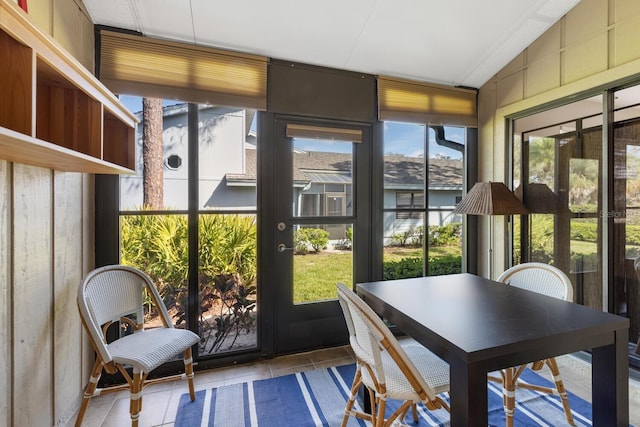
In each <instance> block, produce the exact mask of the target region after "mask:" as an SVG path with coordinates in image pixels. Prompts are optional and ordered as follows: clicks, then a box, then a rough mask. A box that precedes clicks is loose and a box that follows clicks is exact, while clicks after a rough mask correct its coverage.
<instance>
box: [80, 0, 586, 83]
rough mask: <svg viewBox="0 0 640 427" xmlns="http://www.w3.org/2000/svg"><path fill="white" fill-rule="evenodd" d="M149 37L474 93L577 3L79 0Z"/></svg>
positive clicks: (101, 17)
mask: <svg viewBox="0 0 640 427" xmlns="http://www.w3.org/2000/svg"><path fill="white" fill-rule="evenodd" d="M83 1H84V3H85V5H86V7H87V9H88V11H89V14H90V15H91V18H92V19H93V21H94V23H95V24H101V25H107V26H112V27H117V28H123V29H128V30H135V31H138V32H140V33H142V34H144V35H146V36H149V37H156V38H164V39H171V40H178V41H182V42H186V43H193V44H198V45H204V46H214V47H219V48H225V49H230V50H235V51H240V52H248V53H255V54H260V55H265V56H268V57H271V58H277V59H282V60H290V61H294V62H302V63H307V64H314V65H321V66H325V67H332V68H338V69H344V70H352V71H358V72H364V73H370V74H375V75H387V76H395V77H404V78H409V79H413V80H419V81H426V82H433V83H442V84H447V85H454V86H467V87H476V88H478V87H480V86H482V84H484V83H485V82H486V81H487V80H489V79H490V78H491V77H492V76H493V75H494V74H495V73H496V72H498V71H499V70H500V69H501V68H502V67H504V66H505V65H506V64H507V63H509V61H511V60H512V59H513V58H514V57H515V56H516V55H517V54H518V53H520V52H521V51H522V50H523V49H524V48H526V47H527V46H528V45H529V44H531V42H533V41H534V40H535V39H536V38H538V36H540V35H541V34H542V33H543V32H544V31H545V30H546V29H548V28H549V27H550V26H552V25H553V24H554V23H555V22H557V21H558V20H559V19H560V18H561V17H562V16H563V15H564V14H566V13H567V12H568V11H569V10H570V9H571V8H572V7H573V6H575V5H576V4H577V3H579V0H225V1H222V0H109V1H105V0H83Z"/></svg>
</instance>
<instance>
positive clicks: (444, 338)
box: [356, 273, 629, 427]
mask: <svg viewBox="0 0 640 427" xmlns="http://www.w3.org/2000/svg"><path fill="white" fill-rule="evenodd" d="M356 291H357V293H358V294H359V295H360V297H362V298H363V299H364V301H365V302H366V303H367V304H369V305H370V306H371V307H372V308H373V310H374V311H375V312H376V313H378V314H379V315H381V316H383V317H384V318H386V319H387V320H389V321H390V322H392V323H393V324H395V325H396V326H397V327H398V328H399V329H400V330H402V331H403V332H404V333H406V334H407V335H409V336H411V337H412V338H414V339H415V340H416V341H418V342H420V343H421V344H422V345H424V346H425V347H427V348H428V349H429V350H431V351H432V352H434V353H435V354H437V355H438V356H440V357H441V358H442V359H443V360H445V361H446V362H447V363H449V369H450V381H451V382H450V397H451V426H453V427H461V426H464V427H469V426H483V427H486V426H487V425H488V415H487V402H488V391H487V374H488V373H489V372H492V371H495V370H497V369H501V368H507V367H511V366H518V365H520V364H523V363H527V362H533V361H537V360H543V359H546V358H549V357H552V356H559V355H563V354H568V353H573V352H578V351H581V350H590V351H591V358H592V408H593V415H592V420H593V425H594V426H596V427H597V426H625V427H628V426H629V365H628V354H627V345H628V339H629V319H626V318H623V317H620V316H616V315H613V314H610V313H605V312H602V311H600V310H595V309H593V308H589V307H586V306H583V305H579V304H574V303H570V302H566V301H562V300H558V299H555V298H551V297H548V296H545V295H540V294H537V293H534V292H530V291H526V290H522V289H519V288H516V287H513V286H507V285H505V284H502V283H499V282H495V281H493V280H489V279H486V278H482V277H479V276H476V275H472V274H467V273H462V274H452V275H445V276H432V277H421V278H415V279H401V280H388V281H380V282H369V283H360V284H357V285H356Z"/></svg>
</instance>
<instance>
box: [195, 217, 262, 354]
mask: <svg viewBox="0 0 640 427" xmlns="http://www.w3.org/2000/svg"><path fill="white" fill-rule="evenodd" d="M198 231H199V239H198V247H199V250H198V266H199V267H198V270H199V274H198V296H199V301H200V307H199V308H198V331H199V334H200V337H201V338H202V339H201V341H200V354H201V355H209V354H218V353H225V352H229V351H236V350H243V349H247V348H254V347H256V346H257V340H258V338H257V329H256V326H257V323H256V322H257V319H256V315H257V282H256V255H257V250H256V248H257V245H256V221H255V216H254V215H230V214H225V215H218V214H202V215H200V220H199V227H198Z"/></svg>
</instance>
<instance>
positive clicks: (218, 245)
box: [120, 215, 256, 351]
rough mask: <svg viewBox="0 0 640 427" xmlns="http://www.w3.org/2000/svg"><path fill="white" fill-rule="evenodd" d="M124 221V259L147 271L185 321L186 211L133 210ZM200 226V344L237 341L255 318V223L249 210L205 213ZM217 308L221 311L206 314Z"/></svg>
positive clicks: (214, 346) (176, 314)
mask: <svg viewBox="0 0 640 427" xmlns="http://www.w3.org/2000/svg"><path fill="white" fill-rule="evenodd" d="M121 221H122V222H121V227H120V228H121V262H122V263H123V264H126V265H131V266H134V267H137V268H140V269H141V270H143V271H145V272H147V273H148V274H149V275H150V276H151V278H152V279H153V280H154V282H155V283H156V284H157V286H158V289H159V291H160V294H161V296H162V299H163V300H164V302H165V304H166V305H167V307H169V308H170V309H173V310H172V312H173V313H174V317H175V319H176V324H177V325H180V324H182V323H184V322H186V313H187V285H188V275H189V271H188V267H189V260H188V224H187V217H186V216H184V215H131V216H123V217H122V219H121ZM198 227H199V241H198V296H199V302H200V307H199V308H200V310H199V312H200V322H199V329H200V336H201V337H202V341H201V343H200V345H201V348H202V349H203V350H208V351H218V350H219V349H220V348H221V346H222V344H223V342H224V341H225V340H227V339H228V340H229V341H231V346H233V345H234V343H235V341H236V339H237V337H238V335H239V334H240V332H241V331H244V330H247V329H248V328H249V327H251V325H252V324H253V322H254V320H255V312H254V310H255V295H256V286H255V281H256V224H255V220H254V218H253V217H250V216H240V215H202V216H201V217H200V220H199V224H198ZM212 308H218V311H217V313H216V314H215V315H214V316H212V317H211V318H205V314H206V313H208V312H209V311H210V310H211V309H212ZM147 314H151V315H153V313H147ZM209 344H210V347H211V348H210V349H206V347H207V345H209Z"/></svg>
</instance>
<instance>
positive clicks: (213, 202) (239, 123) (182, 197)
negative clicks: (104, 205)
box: [120, 104, 256, 210]
mask: <svg viewBox="0 0 640 427" xmlns="http://www.w3.org/2000/svg"><path fill="white" fill-rule="evenodd" d="M245 115H246V110H242V109H229V108H222V107H218V108H213V109H203V110H200V111H199V114H198V116H199V118H198V120H199V122H200V125H199V128H200V138H199V141H200V153H199V165H198V168H199V174H200V183H199V193H200V194H199V200H200V203H199V206H200V208H201V209H205V208H215V209H225V208H227V209H255V208H256V187H255V185H254V186H252V187H233V188H229V187H228V186H227V183H226V182H225V180H224V177H225V174H227V173H231V174H244V173H245V172H246V170H245V169H246V168H245V166H246V165H245V155H244V151H245V144H244V142H245V139H246V136H245V129H246V120H247V118H246V117H245ZM140 120H141V122H140V123H139V124H138V131H137V138H138V139H137V141H136V159H137V165H136V174H135V175H123V176H121V178H120V188H121V194H122V195H121V208H122V209H133V210H137V209H139V208H140V207H141V206H142V198H143V191H142V179H143V178H142V177H143V170H142V169H143V166H142V158H143V156H142V116H140ZM188 138H189V135H188V132H187V106H186V104H185V105H183V106H179V107H175V108H174V107H167V108H166V112H165V116H164V118H163V141H164V153H163V155H164V159H165V165H164V170H163V177H164V188H163V190H164V193H163V201H164V205H165V206H166V207H167V208H171V209H187V203H188V197H187V196H188V191H187V190H188V188H187V184H188V182H187V180H188V178H189V177H188V170H189V168H188V165H187V163H188V158H189V153H188V147H189V144H188ZM172 155H175V156H179V157H180V158H181V159H182V166H181V167H180V168H178V169H175V170H172V169H170V168H169V167H167V164H166V159H167V158H168V157H169V156H172Z"/></svg>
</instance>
